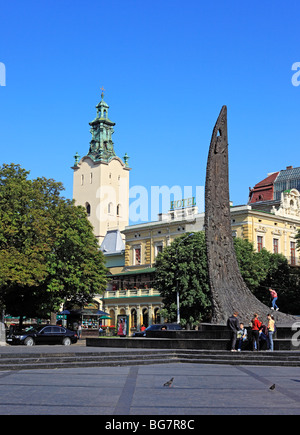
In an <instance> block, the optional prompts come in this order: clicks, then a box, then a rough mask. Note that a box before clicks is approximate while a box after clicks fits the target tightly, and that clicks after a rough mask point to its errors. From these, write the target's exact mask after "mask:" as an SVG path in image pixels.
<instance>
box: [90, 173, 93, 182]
mask: <svg viewBox="0 0 300 435" xmlns="http://www.w3.org/2000/svg"><path fill="white" fill-rule="evenodd" d="M92 182H93V173H92V172H91V173H90V183H91V184H92Z"/></svg>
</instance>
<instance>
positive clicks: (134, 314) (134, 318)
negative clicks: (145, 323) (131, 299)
mask: <svg viewBox="0 0 300 435" xmlns="http://www.w3.org/2000/svg"><path fill="white" fill-rule="evenodd" d="M136 324H137V312H136V309H135V308H132V310H131V328H136Z"/></svg>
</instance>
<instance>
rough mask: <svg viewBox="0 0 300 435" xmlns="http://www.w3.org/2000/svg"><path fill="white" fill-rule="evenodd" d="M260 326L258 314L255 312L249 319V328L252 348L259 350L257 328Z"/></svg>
mask: <svg viewBox="0 0 300 435" xmlns="http://www.w3.org/2000/svg"><path fill="white" fill-rule="evenodd" d="M261 326H262V323H261V321H260V320H258V314H257V313H255V314H254V315H253V319H252V320H251V330H252V350H253V351H254V350H257V351H258V350H259V330H260V328H261Z"/></svg>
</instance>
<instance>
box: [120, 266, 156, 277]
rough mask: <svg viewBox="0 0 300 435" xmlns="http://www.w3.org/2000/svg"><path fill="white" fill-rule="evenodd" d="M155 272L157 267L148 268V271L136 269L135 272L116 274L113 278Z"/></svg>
mask: <svg viewBox="0 0 300 435" xmlns="http://www.w3.org/2000/svg"><path fill="white" fill-rule="evenodd" d="M153 272H155V267H148V269H135V270H127V271H126V272H120V273H115V274H113V275H112V277H113V278H114V277H117V276H126V275H138V274H141V273H153Z"/></svg>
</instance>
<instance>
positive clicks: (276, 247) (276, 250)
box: [273, 239, 279, 254]
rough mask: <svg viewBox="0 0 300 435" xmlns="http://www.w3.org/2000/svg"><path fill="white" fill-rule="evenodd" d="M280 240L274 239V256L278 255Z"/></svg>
mask: <svg viewBox="0 0 300 435" xmlns="http://www.w3.org/2000/svg"><path fill="white" fill-rule="evenodd" d="M278 242H279V240H278V239H273V253H274V254H278V245H279V243H278Z"/></svg>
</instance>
